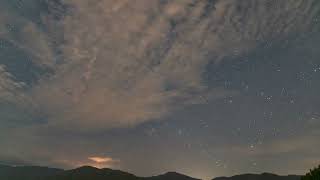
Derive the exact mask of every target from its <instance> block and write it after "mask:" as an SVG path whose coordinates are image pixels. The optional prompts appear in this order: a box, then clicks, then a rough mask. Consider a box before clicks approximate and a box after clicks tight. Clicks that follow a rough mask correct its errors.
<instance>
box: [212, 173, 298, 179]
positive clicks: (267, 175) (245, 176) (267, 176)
mask: <svg viewBox="0 0 320 180" xmlns="http://www.w3.org/2000/svg"><path fill="white" fill-rule="evenodd" d="M300 178H301V176H297V175H289V176H278V175H275V174H270V173H263V174H242V175H236V176H232V177H218V178H214V179H213V180H300Z"/></svg>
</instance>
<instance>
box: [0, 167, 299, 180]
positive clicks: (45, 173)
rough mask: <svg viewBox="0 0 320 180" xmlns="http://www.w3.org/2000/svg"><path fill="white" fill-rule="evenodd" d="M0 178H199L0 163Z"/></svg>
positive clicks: (247, 179)
mask: <svg viewBox="0 0 320 180" xmlns="http://www.w3.org/2000/svg"><path fill="white" fill-rule="evenodd" d="M299 179H300V176H277V175H274V174H268V173H264V174H259V175H258V174H244V175H237V176H233V177H219V178H214V179H213V180H299ZM0 180H199V179H195V178H191V177H188V176H185V175H183V174H179V173H176V172H168V173H165V174H162V175H159V176H153V177H137V176H135V175H133V174H130V173H126V172H123V171H119V170H112V169H98V168H94V167H90V166H84V167H80V168H77V169H72V170H62V169H55V168H47V167H35V166H29V167H28V166H21V167H11V166H2V165H0Z"/></svg>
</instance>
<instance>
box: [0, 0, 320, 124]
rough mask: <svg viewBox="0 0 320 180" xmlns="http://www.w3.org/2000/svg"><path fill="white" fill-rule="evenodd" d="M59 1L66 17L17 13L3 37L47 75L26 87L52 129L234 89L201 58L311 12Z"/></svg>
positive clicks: (226, 53)
mask: <svg viewBox="0 0 320 180" xmlns="http://www.w3.org/2000/svg"><path fill="white" fill-rule="evenodd" d="M62 3H63V4H64V5H66V7H69V8H70V9H66V10H65V12H63V13H65V14H64V15H60V13H62V12H61V11H55V10H56V9H59V8H57V6H56V5H57V4H55V3H53V4H49V5H48V9H49V11H50V10H52V12H51V11H50V12H51V13H53V14H50V15H46V16H44V17H42V20H43V21H44V22H43V25H44V26H45V29H46V30H44V29H43V28H40V27H39V26H38V25H37V24H35V23H33V22H30V21H28V20H27V19H25V18H18V19H21V22H23V23H20V24H22V25H21V26H22V27H23V28H22V31H21V32H19V33H18V34H19V36H20V38H16V36H13V35H12V32H9V31H4V30H1V31H0V32H1V33H2V36H0V37H1V38H3V39H7V40H8V41H10V42H11V43H13V44H16V47H18V48H20V49H22V50H24V51H27V52H29V54H31V55H33V57H34V58H33V60H32V63H33V64H34V65H36V66H37V67H42V69H49V70H50V72H52V73H46V74H45V75H39V76H38V77H37V78H38V79H37V80H38V82H37V83H35V84H32V85H31V86H30V87H28V91H26V92H23V94H24V96H26V97H27V98H28V99H30V101H32V102H31V104H33V106H32V108H34V109H36V110H32V111H37V112H41V113H42V114H43V115H44V116H45V117H46V118H47V119H48V123H49V125H50V126H52V127H58V128H61V127H63V128H67V129H72V130H80V129H84V130H87V129H92V128H114V127H128V126H133V125H137V124H140V123H143V122H146V121H150V120H156V119H161V118H162V117H164V116H166V115H168V114H170V113H171V112H173V111H175V110H176V109H179V108H183V107H184V106H185V105H188V104H189V102H192V103H196V102H197V103H202V102H205V101H202V100H201V99H203V98H204V99H211V98H213V99H214V98H221V97H223V96H225V95H226V94H229V93H233V92H228V91H226V90H224V89H223V88H217V89H211V88H209V87H208V86H207V84H206V83H207V82H206V81H205V78H204V75H205V74H206V73H207V72H206V71H207V69H206V68H207V65H208V64H210V63H214V64H218V63H219V62H220V61H222V60H223V59H224V57H233V56H240V55H242V54H245V53H247V52H250V51H252V50H253V49H254V48H255V47H256V46H257V45H259V43H262V42H266V41H270V40H271V41H277V40H281V39H285V38H286V37H287V36H291V35H295V34H301V33H304V32H307V31H312V30H313V29H314V26H313V24H312V22H313V17H314V16H315V15H316V13H317V12H318V6H313V5H314V1H303V0H298V1H290V2H287V1H267V0H263V1H259V2H257V1H254V0H250V1H237V0H221V1H219V0H218V1H194V0H183V1H182V0H175V1H162V0H154V1H149V0H139V1H129V0H101V1H90V2H89V1H85V0H64V1H62ZM271 8H272V10H273V13H272V14H271V13H269V10H270V9H271ZM54 13H58V15H57V16H59V17H60V18H58V19H54V18H53V17H57V16H55V14H54ZM8 17H9V18H10V15H9V16H8ZM284 17H285V18H284ZM15 19H16V18H15ZM1 21H4V20H3V19H2V20H1ZM1 29H3V27H1ZM52 37H54V38H55V39H52ZM59 38H61V39H59ZM53 40H54V42H53ZM57 42H59V43H57ZM55 43H56V44H55ZM56 51H57V52H56ZM3 67H5V66H3ZM6 73H7V74H10V72H6ZM6 76H8V75H3V77H2V76H1V79H3V81H4V82H6V85H5V86H7V87H10V88H13V87H14V88H16V87H17V86H18V85H21V82H17V81H16V80H13V79H10V78H8V77H6ZM5 86H4V87H5ZM5 92H6V93H8V92H9V91H8V90H6V91H5ZM10 92H11V91H10Z"/></svg>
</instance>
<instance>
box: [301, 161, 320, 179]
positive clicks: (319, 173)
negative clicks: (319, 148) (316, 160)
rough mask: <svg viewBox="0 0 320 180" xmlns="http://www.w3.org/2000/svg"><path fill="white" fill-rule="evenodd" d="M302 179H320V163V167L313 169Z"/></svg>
mask: <svg viewBox="0 0 320 180" xmlns="http://www.w3.org/2000/svg"><path fill="white" fill-rule="evenodd" d="M301 180H320V165H319V166H318V168H315V169H311V170H310V172H309V173H307V174H306V175H305V176H303V177H302V178H301Z"/></svg>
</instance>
